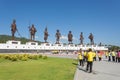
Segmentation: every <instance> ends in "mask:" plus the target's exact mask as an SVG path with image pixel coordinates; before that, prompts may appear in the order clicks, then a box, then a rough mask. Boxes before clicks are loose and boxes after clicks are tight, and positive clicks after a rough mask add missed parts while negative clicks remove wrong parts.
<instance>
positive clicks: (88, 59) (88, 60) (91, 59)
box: [86, 48, 95, 73]
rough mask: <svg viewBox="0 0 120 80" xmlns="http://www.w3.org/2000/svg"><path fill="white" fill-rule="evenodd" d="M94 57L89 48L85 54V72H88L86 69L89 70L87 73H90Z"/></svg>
mask: <svg viewBox="0 0 120 80" xmlns="http://www.w3.org/2000/svg"><path fill="white" fill-rule="evenodd" d="M94 56H95V55H94V52H92V49H91V48H90V49H89V50H88V53H87V67H86V71H88V69H90V70H89V73H91V72H92V66H93V58H94Z"/></svg>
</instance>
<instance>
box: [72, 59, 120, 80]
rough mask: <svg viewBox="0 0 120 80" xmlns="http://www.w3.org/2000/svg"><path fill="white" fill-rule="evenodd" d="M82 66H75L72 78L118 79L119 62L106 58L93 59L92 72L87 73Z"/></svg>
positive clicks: (79, 79)
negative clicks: (100, 59) (109, 60)
mask: <svg viewBox="0 0 120 80" xmlns="http://www.w3.org/2000/svg"><path fill="white" fill-rule="evenodd" d="M85 69H86V65H85V66H84V67H81V66H79V65H78V66H77V69H76V73H75V76H74V80H120V63H116V62H108V61H107V60H105V59H104V60H102V61H95V62H94V63H93V72H92V73H88V72H86V71H85Z"/></svg>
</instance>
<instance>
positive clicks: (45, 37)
mask: <svg viewBox="0 0 120 80" xmlns="http://www.w3.org/2000/svg"><path fill="white" fill-rule="evenodd" d="M48 36H49V34H48V31H47V27H46V28H45V31H44V40H45V43H47V39H48Z"/></svg>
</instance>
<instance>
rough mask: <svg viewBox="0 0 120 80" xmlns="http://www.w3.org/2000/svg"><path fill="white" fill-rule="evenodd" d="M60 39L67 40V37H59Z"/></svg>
mask: <svg viewBox="0 0 120 80" xmlns="http://www.w3.org/2000/svg"><path fill="white" fill-rule="evenodd" d="M60 39H62V40H68V38H67V36H64V35H62V36H61V37H60Z"/></svg>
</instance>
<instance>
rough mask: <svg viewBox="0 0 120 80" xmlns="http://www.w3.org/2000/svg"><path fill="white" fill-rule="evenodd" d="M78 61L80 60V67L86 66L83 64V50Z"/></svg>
mask: <svg viewBox="0 0 120 80" xmlns="http://www.w3.org/2000/svg"><path fill="white" fill-rule="evenodd" d="M78 59H79V64H80V66H84V64H83V55H82V50H81V49H80V50H79V52H78Z"/></svg>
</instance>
